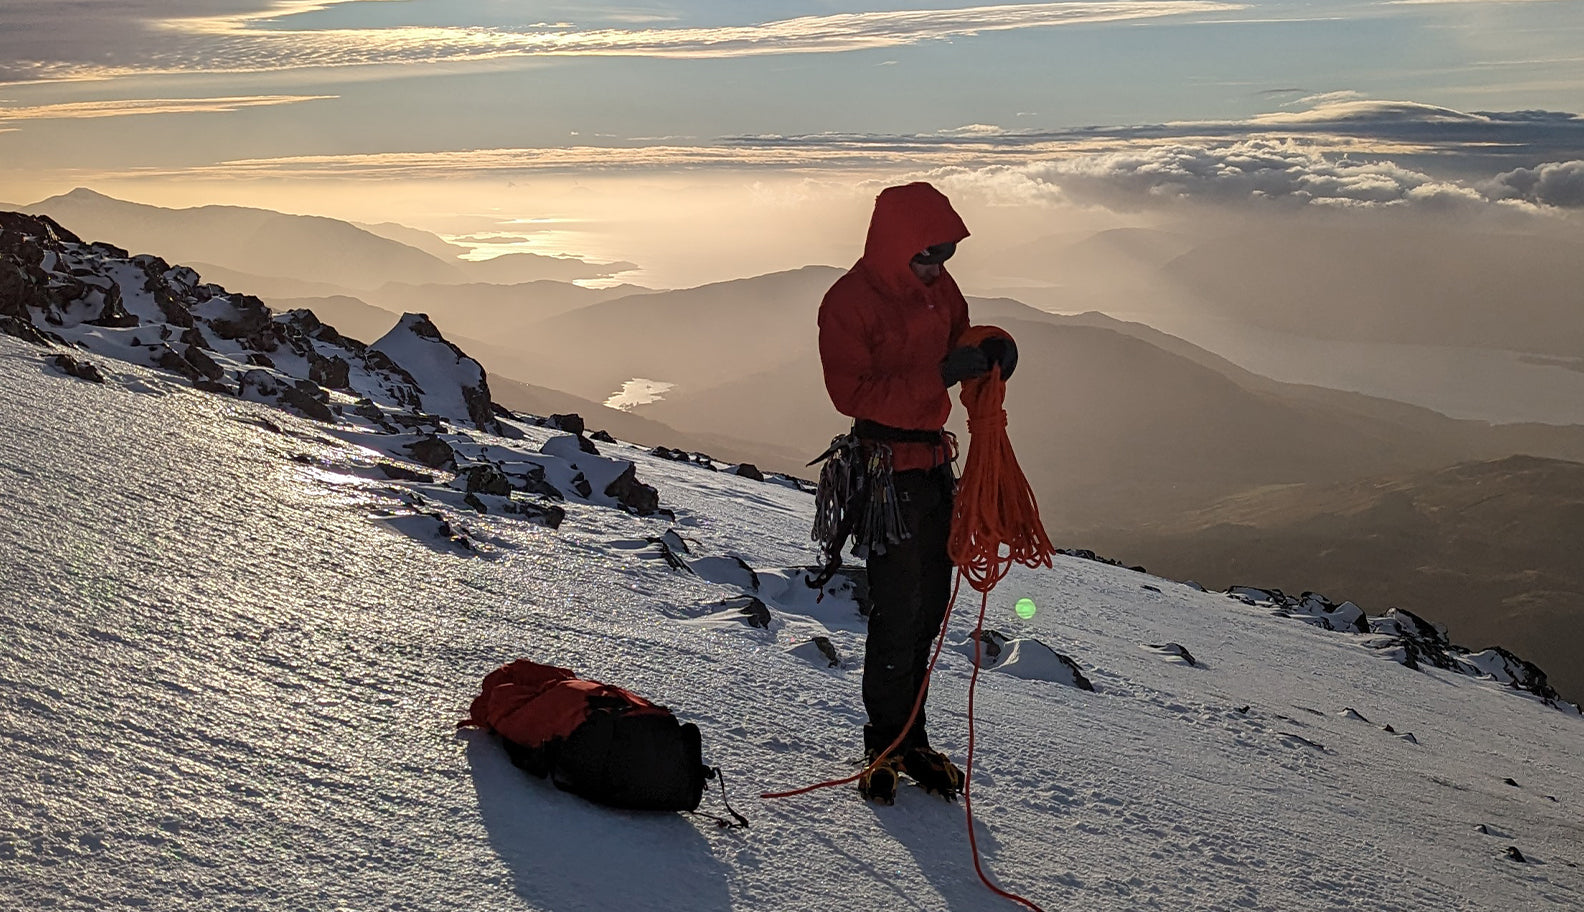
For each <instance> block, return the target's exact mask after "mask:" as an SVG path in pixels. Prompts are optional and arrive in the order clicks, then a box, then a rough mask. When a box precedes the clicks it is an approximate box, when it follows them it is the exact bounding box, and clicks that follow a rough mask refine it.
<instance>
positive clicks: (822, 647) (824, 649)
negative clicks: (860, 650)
mask: <svg viewBox="0 0 1584 912" xmlns="http://www.w3.org/2000/svg"><path fill="white" fill-rule="evenodd" d="M814 645H815V646H816V647H818V649H819V651H820V653H821V654H823V655H824V656H825V658H827V659H829V660H830V667H831V668H835V667H837V666H839V665H841V655H840V654H838V653H837V652H836V644H834V643H832V642H831V641H830V637H827V636H815V637H814Z"/></svg>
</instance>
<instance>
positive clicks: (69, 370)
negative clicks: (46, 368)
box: [49, 355, 105, 383]
mask: <svg viewBox="0 0 1584 912" xmlns="http://www.w3.org/2000/svg"><path fill="white" fill-rule="evenodd" d="M49 363H50V364H53V365H54V366H55V368H56V369H57V370H59V371H60V372H61V373H63V374H66V375H67V376H71V377H76V378H77V379H78V380H87V381H88V382H90V383H103V382H105V378H104V374H102V373H100V372H99V368H98V367H97V366H95V365H94V363H93V362H91V361H79V360H77V359H76V358H73V357H72V356H71V355H56V356H55V357H53V358H51V359H50V361H49Z"/></svg>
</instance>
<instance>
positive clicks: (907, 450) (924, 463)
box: [819, 183, 968, 471]
mask: <svg viewBox="0 0 1584 912" xmlns="http://www.w3.org/2000/svg"><path fill="white" fill-rule="evenodd" d="M967 236H968V229H967V227H966V226H964V225H963V221H962V219H961V218H960V217H958V215H957V213H956V211H955V210H953V209H952V207H951V203H950V202H949V201H948V200H947V199H946V197H945V195H944V194H942V193H941V192H940V191H939V190H936V189H935V188H934V187H932V186H930V185H929V184H926V183H913V184H907V185H904V186H900V187H887V188H886V189H885V190H883V191H881V193H880V195H879V196H878V197H876V199H875V208H874V215H873V217H872V218H871V219H870V221H869V237H868V239H867V240H866V241H865V242H864V254H863V258H862V259H860V260H859V261H858V262H857V264H856V265H854V266H853V268H852V269H850V270H848V271H847V273H846V275H843V276H842V277H841V278H840V279H837V280H836V284H835V285H832V286H831V288H830V291H827V292H826V293H825V300H824V301H823V302H821V304H820V311H819V347H820V363H821V364H822V365H823V366H824V370H825V390H826V391H827V392H828V393H830V398H831V403H832V404H834V405H835V406H836V410H837V411H839V412H841V413H842V414H843V415H849V416H851V417H853V418H867V419H869V420H871V421H878V422H879V423H881V424H885V425H889V426H891V427H895V428H905V429H908V430H923V431H938V430H940V429H941V428H942V427H943V426H944V425H945V424H946V418H947V417H948V416H949V415H950V414H951V396H950V395H949V394H948V393H947V390H946V383H945V381H943V380H942V379H941V375H940V362H941V359H942V358H945V357H946V354H947V353H948V352H950V351H951V350H952V348H953V347H955V346H956V344H957V338H958V337H959V336H961V335H962V333H963V330H965V329H967V328H968V302H967V301H965V300H964V299H963V295H962V292H961V291H960V290H958V288H957V282H956V281H955V280H953V279H952V277H951V275H950V274H948V273H947V272H946V270H945V269H944V268H943V269H942V270H941V274H940V277H939V278H938V279H936V280H935V282H934V284H931V285H925V284H924V283H923V282H922V281H920V280H919V278H918V276H916V275H914V273H913V268H912V267H911V266H910V265H909V261H910V260H911V259H912V258H913V255H914V254H916V253H918V252H919V251H921V250H923V249H924V248H926V247H929V246H931V245H934V244H945V243H957V242H958V241H961V240H962V239H963V238H966V237H967ZM891 448H892V459H893V461H892V466H893V468H894V469H895V470H896V471H904V470H907V469H927V468H931V467H933V466H936V465H939V464H940V463H942V462H944V461H945V460H946V458H947V456H946V454H945V453H943V452H942V450H941V448H939V447H935V446H931V445H929V444H923V443H893V444H891Z"/></svg>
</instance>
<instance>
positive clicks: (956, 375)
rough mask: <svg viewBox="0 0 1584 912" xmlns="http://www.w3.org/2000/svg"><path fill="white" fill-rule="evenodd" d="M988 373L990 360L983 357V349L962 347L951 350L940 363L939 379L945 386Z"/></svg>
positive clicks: (972, 346)
mask: <svg viewBox="0 0 1584 912" xmlns="http://www.w3.org/2000/svg"><path fill="white" fill-rule="evenodd" d="M989 372H990V359H989V358H986V357H985V353H984V350H983V349H981V348H979V347H978V346H974V345H963V346H960V347H958V348H954V349H952V350H951V353H950V354H948V355H947V356H946V357H945V358H942V359H941V363H940V375H941V379H942V380H944V381H945V382H946V385H947V386H953V385H955V384H957V383H961V382H962V381H964V380H972V379H974V378H975V377H983V376H984V375H985V374H988V373H989Z"/></svg>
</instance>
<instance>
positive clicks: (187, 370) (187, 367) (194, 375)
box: [154, 344, 203, 380]
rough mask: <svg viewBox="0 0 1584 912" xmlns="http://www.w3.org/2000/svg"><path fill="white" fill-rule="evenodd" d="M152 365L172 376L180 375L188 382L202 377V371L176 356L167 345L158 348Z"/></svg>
mask: <svg viewBox="0 0 1584 912" xmlns="http://www.w3.org/2000/svg"><path fill="white" fill-rule="evenodd" d="M154 363H155V364H156V365H158V366H159V367H162V368H164V369H165V370H168V371H170V372H171V373H173V374H181V375H182V376H183V377H186V378H187V379H188V380H197V379H198V378H199V377H202V376H203V372H202V371H200V370H198V368H197V367H195V366H194V365H193V363H192V362H191V361H188V360H187V359H186V358H183V357H182V356H181V355H178V354H176V350H175V349H173V348H171V347H170V346H169V345H164V344H161V345H160V346H159V355H158V356H156V357H155V359H154Z"/></svg>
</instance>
